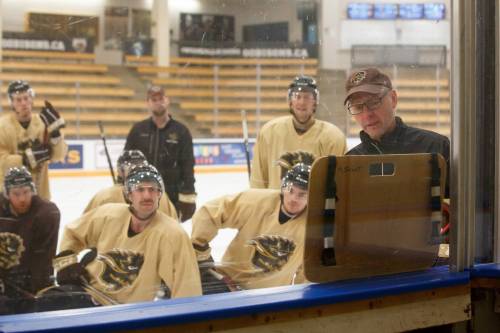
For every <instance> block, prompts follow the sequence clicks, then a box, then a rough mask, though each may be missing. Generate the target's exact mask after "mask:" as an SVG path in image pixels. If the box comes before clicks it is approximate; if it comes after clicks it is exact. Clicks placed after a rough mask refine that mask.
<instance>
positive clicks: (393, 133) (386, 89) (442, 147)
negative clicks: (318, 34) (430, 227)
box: [344, 68, 450, 235]
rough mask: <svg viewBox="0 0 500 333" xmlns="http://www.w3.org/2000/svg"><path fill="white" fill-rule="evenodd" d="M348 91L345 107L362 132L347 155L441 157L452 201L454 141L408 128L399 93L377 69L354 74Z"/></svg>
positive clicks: (447, 192)
mask: <svg viewBox="0 0 500 333" xmlns="http://www.w3.org/2000/svg"><path fill="white" fill-rule="evenodd" d="M345 89H346V98H345V100H344V105H345V107H346V109H347V110H348V111H349V113H350V114H351V115H352V116H353V117H354V119H355V120H356V122H357V123H358V124H359V126H360V127H361V129H362V130H361V132H360V133H359V136H360V139H361V143H360V144H359V145H357V146H356V147H354V148H352V149H351V150H350V151H348V152H347V155H378V154H415V153H439V154H441V155H443V157H444V158H445V160H446V164H447V167H448V172H447V173H446V175H447V180H446V194H445V196H446V197H449V174H450V172H449V169H450V140H449V139H448V138H447V137H445V136H443V135H441V134H438V133H435V132H432V131H428V130H425V129H421V128H416V127H412V126H408V125H406V124H405V123H404V122H403V120H402V119H401V118H400V117H397V116H396V107H397V104H398V95H397V92H396V90H394V89H393V87H392V82H391V79H390V78H389V77H388V76H387V75H386V74H384V73H382V72H381V71H379V70H378V69H377V68H365V69H361V70H357V71H355V72H353V73H352V74H351V75H350V76H349V78H348V79H347V82H346V84H345ZM446 206H447V205H445V207H446ZM447 230H448V225H447V221H445V222H444V223H443V225H442V229H441V233H442V234H443V235H444V234H446V233H447Z"/></svg>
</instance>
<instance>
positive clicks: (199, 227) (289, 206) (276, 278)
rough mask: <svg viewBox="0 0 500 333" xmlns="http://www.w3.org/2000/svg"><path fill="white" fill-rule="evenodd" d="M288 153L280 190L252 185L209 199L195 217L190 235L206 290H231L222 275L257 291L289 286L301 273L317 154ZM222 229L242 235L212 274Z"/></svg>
mask: <svg viewBox="0 0 500 333" xmlns="http://www.w3.org/2000/svg"><path fill="white" fill-rule="evenodd" d="M286 156H287V159H288V162H285V163H284V164H287V165H288V167H289V168H290V169H289V170H288V171H287V172H286V173H285V174H284V177H283V178H282V182H281V189H280V190H273V189H249V190H246V191H243V192H241V193H238V194H235V195H226V196H223V197H221V198H218V199H215V200H212V201H210V202H208V203H206V204H205V205H204V206H203V207H201V209H200V210H198V211H197V212H196V213H195V215H194V216H193V229H192V234H191V239H192V242H193V247H194V248H195V250H196V253H197V258H198V262H199V264H200V274H201V276H202V284H203V288H204V294H209V293H217V292H222V291H227V290H228V289H229V290H230V289H231V288H228V289H226V290H225V288H224V286H223V285H222V286H217V283H216V281H215V279H213V278H212V276H217V274H220V276H227V277H228V278H229V280H231V281H232V282H234V283H235V284H236V285H239V286H240V287H241V288H243V289H254V288H263V287H274V286H282V285H290V284H292V283H294V278H295V277H296V274H298V273H300V268H301V266H302V260H303V251H304V235H305V222H306V221H305V218H306V214H305V210H306V207H307V187H308V183H309V173H310V169H311V164H312V161H313V158H312V156H311V155H310V154H304V153H300V154H298V153H297V154H287V155H286ZM294 161H295V162H297V161H299V162H298V163H294ZM221 228H235V229H238V233H237V235H236V236H235V238H234V239H233V241H232V242H231V243H230V244H229V246H228V248H227V249H226V251H225V253H224V256H223V258H222V261H221V263H220V265H218V266H217V268H216V269H215V271H216V273H217V274H213V271H214V267H213V264H212V267H210V266H211V265H210V263H213V260H212V258H211V254H210V245H209V243H210V241H211V240H212V239H213V238H214V237H215V236H216V235H217V232H218V230H219V229H221ZM211 284H212V285H211ZM214 286H215V287H214ZM218 287H220V288H218Z"/></svg>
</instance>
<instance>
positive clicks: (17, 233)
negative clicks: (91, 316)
mask: <svg viewBox="0 0 500 333" xmlns="http://www.w3.org/2000/svg"><path fill="white" fill-rule="evenodd" d="M59 220H60V213H59V209H58V208H57V207H56V205H55V204H53V203H52V202H49V201H46V200H44V199H42V198H40V197H39V196H38V195H37V194H36V189H35V184H34V183H33V178H32V177H31V174H30V173H29V171H28V170H27V169H26V168H25V167H24V166H21V167H12V168H10V169H9V170H8V171H7V173H6V175H5V177H4V192H3V193H2V194H0V314H14V313H24V312H31V311H33V310H34V308H33V306H34V300H35V299H34V296H35V294H36V292H37V291H39V290H41V289H43V288H45V287H48V286H50V285H51V284H52V281H51V276H52V274H53V270H52V258H53V257H54V256H55V254H56V247H57V237H58V232H59Z"/></svg>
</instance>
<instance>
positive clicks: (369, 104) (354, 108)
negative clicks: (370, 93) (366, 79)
mask: <svg viewBox="0 0 500 333" xmlns="http://www.w3.org/2000/svg"><path fill="white" fill-rule="evenodd" d="M388 93H389V90H388V91H386V92H385V93H384V94H383V95H382V96H380V97H375V98H370V99H369V100H367V101H366V102H364V103H356V104H351V102H350V101H349V102H347V110H348V111H349V113H350V114H351V115H352V116H355V115H357V114H360V113H362V112H363V111H364V110H365V107H366V109H367V110H368V111H373V110H375V109H378V108H379V107H380V106H381V105H382V100H383V99H384V97H385V96H386V95H387V94H388Z"/></svg>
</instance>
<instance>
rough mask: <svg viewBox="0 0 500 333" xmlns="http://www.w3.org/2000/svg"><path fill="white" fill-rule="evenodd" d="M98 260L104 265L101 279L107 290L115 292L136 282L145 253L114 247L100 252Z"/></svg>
mask: <svg viewBox="0 0 500 333" xmlns="http://www.w3.org/2000/svg"><path fill="white" fill-rule="evenodd" d="M97 260H99V261H100V262H101V263H102V264H103V266H104V268H103V270H102V273H101V274H100V275H99V278H100V280H102V281H103V282H104V284H105V289H106V291H107V292H114V291H118V290H120V289H122V288H126V287H128V286H130V285H132V283H134V281H135V279H137V276H138V275H139V272H140V270H141V267H142V264H143V263H144V255H143V254H141V253H137V252H134V251H130V250H123V249H113V250H111V251H108V252H106V253H103V254H99V256H97Z"/></svg>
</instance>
